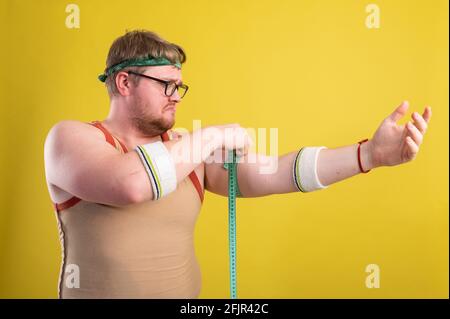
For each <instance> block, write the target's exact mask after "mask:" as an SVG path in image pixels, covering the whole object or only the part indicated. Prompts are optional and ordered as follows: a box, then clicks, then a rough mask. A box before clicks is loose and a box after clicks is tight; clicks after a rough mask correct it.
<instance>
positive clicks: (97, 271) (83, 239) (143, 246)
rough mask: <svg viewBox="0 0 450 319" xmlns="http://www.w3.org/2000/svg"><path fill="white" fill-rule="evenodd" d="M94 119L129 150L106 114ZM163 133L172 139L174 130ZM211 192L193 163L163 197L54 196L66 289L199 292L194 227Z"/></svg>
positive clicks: (102, 293)
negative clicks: (116, 203) (58, 199)
mask: <svg viewBox="0 0 450 319" xmlns="http://www.w3.org/2000/svg"><path fill="white" fill-rule="evenodd" d="M90 124H92V125H94V126H96V127H97V128H99V129H101V130H102V131H103V133H104V134H105V138H106V141H107V142H108V143H110V144H111V145H113V146H114V147H116V149H117V150H118V151H119V152H122V153H124V152H127V150H126V148H125V146H124V145H123V144H122V143H121V142H120V141H119V140H118V139H116V138H115V137H113V136H112V135H111V134H110V133H109V132H108V131H107V130H106V129H105V128H104V127H103V126H102V125H101V123H100V122H97V121H96V122H91V123H90ZM161 137H162V139H163V141H165V140H168V139H169V136H168V134H167V132H166V133H164V134H163V135H162V136H161ZM203 194H204V190H203V189H202V187H201V185H200V183H199V180H198V177H197V175H196V174H195V172H194V171H193V172H192V173H191V174H190V175H189V176H188V177H186V179H184V180H183V181H181V182H179V183H178V186H177V189H176V190H175V191H174V192H172V193H171V194H169V195H167V196H166V197H163V198H162V199H160V200H158V201H146V202H143V203H139V204H135V205H130V206H127V207H113V206H109V205H104V204H98V203H92V202H87V201H84V200H81V199H79V198H76V197H73V198H71V199H69V200H67V201H66V202H64V203H60V204H54V206H55V210H56V216H57V220H58V227H59V234H60V241H61V246H62V266H61V272H60V277H59V284H58V285H59V288H58V293H59V297H60V298H197V297H198V295H199V293H200V287H201V274H200V268H199V265H198V263H197V259H196V256H195V250H194V238H193V235H194V227H195V223H196V220H197V216H198V214H199V212H200V209H201V205H202V202H203ZM78 271H79V272H78ZM77 275H79V276H78V277H75V276H77ZM78 283H79V286H78Z"/></svg>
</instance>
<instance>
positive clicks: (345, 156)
mask: <svg viewBox="0 0 450 319" xmlns="http://www.w3.org/2000/svg"><path fill="white" fill-rule="evenodd" d="M370 142H371V141H368V142H364V143H362V144H361V165H362V168H363V169H364V170H365V171H368V170H370V169H373V168H375V167H376V166H375V164H374V161H373V160H372V158H371V155H370V152H369V148H370ZM357 150H358V144H353V145H348V146H342V147H338V148H333V149H322V150H321V151H320V153H319V157H318V159H317V175H318V177H319V180H320V182H321V183H322V184H323V185H325V186H326V185H330V184H333V183H336V182H339V181H341V180H343V179H346V178H349V177H352V176H354V175H357V174H359V173H361V170H360V168H359V165H358V153H357Z"/></svg>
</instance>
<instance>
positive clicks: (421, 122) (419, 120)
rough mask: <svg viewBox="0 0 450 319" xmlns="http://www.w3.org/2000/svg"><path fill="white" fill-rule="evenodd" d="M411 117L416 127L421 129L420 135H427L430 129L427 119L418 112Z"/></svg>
mask: <svg viewBox="0 0 450 319" xmlns="http://www.w3.org/2000/svg"><path fill="white" fill-rule="evenodd" d="M411 117H412V118H413V120H414V125H415V126H416V127H417V128H418V129H419V131H420V133H422V135H423V134H425V132H426V131H427V128H428V124H427V122H426V121H425V119H424V118H423V117H422V116H421V115H420V114H419V113H417V112H414V113H413V114H411Z"/></svg>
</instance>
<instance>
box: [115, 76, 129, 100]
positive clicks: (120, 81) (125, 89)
mask: <svg viewBox="0 0 450 319" xmlns="http://www.w3.org/2000/svg"><path fill="white" fill-rule="evenodd" d="M116 88H117V91H118V92H119V94H120V95H123V96H128V95H130V81H129V78H128V73H127V72H119V73H117V75H116Z"/></svg>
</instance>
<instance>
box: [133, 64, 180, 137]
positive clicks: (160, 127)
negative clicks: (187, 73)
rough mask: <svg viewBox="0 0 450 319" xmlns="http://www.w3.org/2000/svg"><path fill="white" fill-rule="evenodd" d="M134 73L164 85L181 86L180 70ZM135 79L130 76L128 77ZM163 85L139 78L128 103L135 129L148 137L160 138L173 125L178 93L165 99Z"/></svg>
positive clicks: (163, 68)
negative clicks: (166, 83) (169, 83)
mask: <svg viewBox="0 0 450 319" xmlns="http://www.w3.org/2000/svg"><path fill="white" fill-rule="evenodd" d="M137 73H141V74H145V75H148V76H151V77H154V78H157V79H161V80H164V81H174V82H176V83H177V84H181V83H182V82H181V70H180V69H178V68H176V67H174V66H170V65H165V66H154V67H147V68H146V69H144V70H141V71H138V72H137ZM134 76H136V75H133V74H130V77H134ZM164 91H165V85H164V83H160V82H158V81H155V80H151V79H148V78H144V77H139V84H138V85H137V86H136V85H133V93H132V95H131V100H130V102H131V103H130V117H131V120H132V123H133V124H134V125H135V127H136V128H137V129H138V130H139V131H141V132H142V133H143V134H145V135H148V136H156V135H160V134H162V133H163V132H165V131H167V130H168V129H170V128H172V127H173V125H174V124H175V111H176V107H177V104H178V102H179V101H180V96H179V95H178V92H177V91H175V93H174V94H173V95H172V96H170V97H168V96H166V95H165V93H164Z"/></svg>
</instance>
